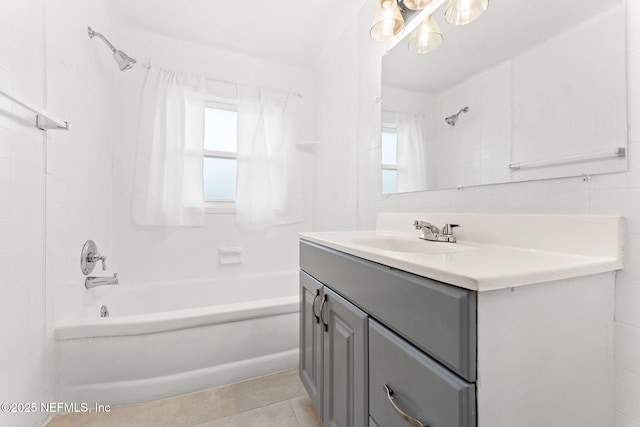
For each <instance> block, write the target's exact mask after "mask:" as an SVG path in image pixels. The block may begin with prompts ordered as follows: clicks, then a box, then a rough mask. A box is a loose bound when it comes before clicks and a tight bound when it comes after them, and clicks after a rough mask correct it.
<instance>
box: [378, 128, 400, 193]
mask: <svg viewBox="0 0 640 427" xmlns="http://www.w3.org/2000/svg"><path fill="white" fill-rule="evenodd" d="M397 154H398V133H397V131H396V129H394V128H391V127H384V128H383V129H382V194H391V193H397V192H398V155H397Z"/></svg>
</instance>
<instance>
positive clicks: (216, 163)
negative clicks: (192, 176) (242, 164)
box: [204, 157, 238, 201]
mask: <svg viewBox="0 0 640 427" xmlns="http://www.w3.org/2000/svg"><path fill="white" fill-rule="evenodd" d="M237 173H238V161H237V160H236V159H221V158H219V157H205V158H204V199H205V200H231V201H232V200H235V199H236V176H237Z"/></svg>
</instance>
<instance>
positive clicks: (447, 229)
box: [442, 224, 460, 236]
mask: <svg viewBox="0 0 640 427" xmlns="http://www.w3.org/2000/svg"><path fill="white" fill-rule="evenodd" d="M456 227H460V225H458V224H445V225H444V227H442V234H444V235H445V236H452V235H453V229H454V228H456Z"/></svg>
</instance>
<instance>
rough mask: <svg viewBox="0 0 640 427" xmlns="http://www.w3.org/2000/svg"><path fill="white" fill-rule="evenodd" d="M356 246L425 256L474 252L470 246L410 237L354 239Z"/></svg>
mask: <svg viewBox="0 0 640 427" xmlns="http://www.w3.org/2000/svg"><path fill="white" fill-rule="evenodd" d="M353 243H355V244H356V245H362V246H367V247H370V248H374V249H382V250H385V251H392V252H408V253H424V254H448V253H455V252H465V251H470V250H473V249H474V248H472V247H470V246H465V245H461V244H459V243H447V242H432V241H429V240H423V239H418V238H417V237H415V238H408V237H395V236H376V237H358V238H355V239H353Z"/></svg>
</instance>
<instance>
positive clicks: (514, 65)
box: [383, 5, 627, 192]
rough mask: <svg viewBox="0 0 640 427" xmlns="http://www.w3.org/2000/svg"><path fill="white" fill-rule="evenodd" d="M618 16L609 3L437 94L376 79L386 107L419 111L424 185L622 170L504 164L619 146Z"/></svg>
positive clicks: (621, 74) (622, 107)
mask: <svg viewBox="0 0 640 427" xmlns="http://www.w3.org/2000/svg"><path fill="white" fill-rule="evenodd" d="M624 16H625V11H624V5H620V6H616V7H614V8H612V9H609V10H607V11H605V12H603V13H602V14H600V15H597V16H595V17H594V18H591V19H590V20H588V21H586V22H583V23H581V24H579V25H577V26H575V27H573V28H571V29H569V30H568V31H566V32H564V33H561V34H559V35H558V36H555V37H553V38H551V39H549V40H547V41H546V42H544V43H542V44H540V45H538V46H535V47H534V48H532V49H530V50H528V51H526V52H524V53H521V54H519V55H518V56H516V57H514V58H513V59H512V60H508V61H505V62H503V63H501V64H498V65H496V66H494V67H493V68H491V69H489V70H487V71H484V72H482V73H480V74H478V75H476V76H473V77H471V78H469V79H467V80H465V81H463V82H461V83H459V84H457V85H455V86H453V87H451V88H448V89H446V90H444V91H442V92H440V93H438V94H436V95H434V94H426V93H420V92H410V91H405V90H401V89H396V88H391V87H387V86H384V87H383V98H384V106H383V108H384V110H385V111H404V112H421V113H422V114H424V115H425V117H426V119H425V147H427V149H426V157H427V158H426V167H427V171H428V179H427V183H428V186H427V187H425V188H424V189H425V190H427V189H438V188H451V187H456V186H459V185H463V186H465V185H479V184H492V183H501V182H509V181H522V180H531V179H540V178H550V177H560V176H571V175H574V176H575V175H579V174H581V173H601V172H614V171H623V170H626V159H625V158H613V159H611V160H604V161H602V160H599V161H595V162H589V163H584V162H583V163H568V164H562V165H557V166H550V167H544V168H537V169H523V170H517V171H511V170H510V169H509V168H508V165H509V164H510V163H519V162H528V161H535V160H543V159H550V158H557V157H562V156H575V155H581V154H589V153H593V152H598V151H602V150H608V149H611V150H613V149H614V148H615V147H618V146H621V147H626V139H627V117H626V93H627V91H626V76H625V69H626V67H625V64H624V61H625V57H626V56H625V26H624V25H621V23H624V22H625V18H624ZM602 29H606V31H602ZM621 61H622V62H623V63H620V62H621ZM465 106H468V107H469V112H468V113H467V114H462V115H461V116H460V118H459V120H458V122H457V123H456V125H455V126H449V125H448V124H447V123H446V122H445V120H444V118H445V117H447V116H450V115H452V114H455V113H457V112H458V111H459V110H460V109H461V108H463V107H465ZM398 191H399V192H401V190H400V189H399V190H398Z"/></svg>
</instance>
